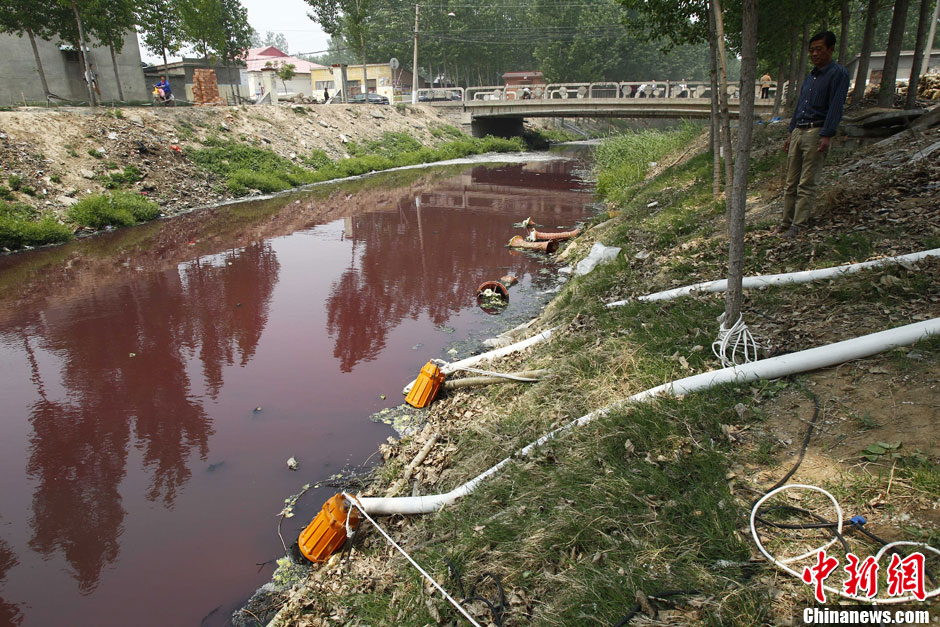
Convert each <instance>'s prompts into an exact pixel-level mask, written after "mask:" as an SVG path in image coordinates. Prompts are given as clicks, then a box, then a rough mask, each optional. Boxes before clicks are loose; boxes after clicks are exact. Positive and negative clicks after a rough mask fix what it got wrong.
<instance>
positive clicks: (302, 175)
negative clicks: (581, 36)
mask: <svg viewBox="0 0 940 627" xmlns="http://www.w3.org/2000/svg"><path fill="white" fill-rule="evenodd" d="M205 146H206V147H205V148H201V149H189V150H187V151H186V155H187V156H188V157H189V158H190V159H192V160H193V161H194V162H195V163H196V164H197V165H198V166H199V167H201V168H202V169H204V170H206V171H208V172H211V173H213V174H215V175H217V176H220V177H222V178H224V179H225V181H226V185H227V186H228V189H229V190H230V191H231V192H232V193H234V194H236V195H243V194H246V193H248V192H249V190H252V189H255V190H258V191H261V192H265V193H271V192H276V191H282V190H286V189H289V188H291V187H296V186H299V185H305V184H309V183H319V182H322V181H329V180H332V179H337V178H345V177H349V176H358V175H362V174H369V173H371V172H380V171H382V170H389V169H391V168H395V167H400V166H407V165H417V164H422V163H433V162H435V161H443V160H446V159H456V158H459V157H466V156H467V155H472V154H482V153H485V152H512V151H520V150H523V149H524V147H525V146H524V144H523V142H522V140H521V139H518V138H517V139H512V140H508V139H500V138H497V137H484V138H482V139H477V138H472V137H467V136H465V135H464V136H463V138H462V139H460V140H455V141H450V142H446V143H444V144H441V145H439V146H437V147H435V148H428V147H423V146H421V144H420V143H418V142H417V140H415V139H414V138H412V137H411V136H409V135H407V134H404V133H385V135H383V137H382V139H380V140H370V141H366V142H363V143H361V144H359V143H355V142H350V144H348V146H347V147H348V149H349V151H350V154H351V155H353V156H352V157H350V158H349V159H341V160H339V161H335V162H334V161H331V160H330V159H329V157H328V156H327V155H326V153H325V152H323V151H322V150H313V151H311V153H310V155H309V156H308V157H303V158H302V159H301V161H302V163H303V166H302V165H300V164H298V163H295V162H293V161H291V160H289V159H286V158H284V157H281V156H279V155H278V154H277V153H275V152H274V151H272V150H268V149H266V148H258V147H256V146H251V145H248V144H244V143H238V142H235V141H225V140H220V139H218V138H211V139H209V140H206V142H205ZM304 166H306V167H304Z"/></svg>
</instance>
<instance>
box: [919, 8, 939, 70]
mask: <svg viewBox="0 0 940 627" xmlns="http://www.w3.org/2000/svg"><path fill="white" fill-rule="evenodd" d="M938 19H940V2H937V6H935V7H934V8H933V19H931V20H930V34H929V35H927V50H925V51H924V62H923V63H922V64H921V66H920V73H921V74H926V73H927V70H928V69H930V56H931V54H932V53H933V38H934V35H936V34H937V20H938Z"/></svg>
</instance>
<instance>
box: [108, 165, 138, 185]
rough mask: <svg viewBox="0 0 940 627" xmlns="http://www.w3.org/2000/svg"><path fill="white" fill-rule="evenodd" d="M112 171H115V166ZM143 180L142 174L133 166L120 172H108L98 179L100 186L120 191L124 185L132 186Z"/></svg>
mask: <svg viewBox="0 0 940 627" xmlns="http://www.w3.org/2000/svg"><path fill="white" fill-rule="evenodd" d="M113 169H117V164H115V165H114V168H113ZM143 178H144V175H143V173H142V172H141V171H140V168H138V167H137V166H135V165H126V166H124V170H122V171H120V172H110V173H108V174H104V175H102V176H100V177H99V181H100V182H101V184H102V185H103V186H104V187H106V188H107V189H120V188H122V187H124V186H125V185H132V184H134V183H136V182H137V181H139V180H141V179H143Z"/></svg>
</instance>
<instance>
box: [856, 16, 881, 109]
mask: <svg viewBox="0 0 940 627" xmlns="http://www.w3.org/2000/svg"><path fill="white" fill-rule="evenodd" d="M877 19H878V0H868V13H867V15H865V33H864V34H863V35H862V50H861V52H859V53H858V72H857V73H856V74H855V89H854V90H852V105H853V106H858V103H860V102H861V101H862V99H863V98H864V97H865V87H867V85H868V66H869V64H870V62H871V48H872V45H873V42H874V40H875V24H876V22H877Z"/></svg>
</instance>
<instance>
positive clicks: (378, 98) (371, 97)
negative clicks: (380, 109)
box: [349, 92, 388, 105]
mask: <svg viewBox="0 0 940 627" xmlns="http://www.w3.org/2000/svg"><path fill="white" fill-rule="evenodd" d="M366 102H368V103H369V104H385V105H387V104H388V98H387V97H385V96H383V95H382V94H373V93H371V92H370V93H369V94H368V95H367V94H356V95H355V96H352V97H350V98H349V103H350V104H365V103H366Z"/></svg>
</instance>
